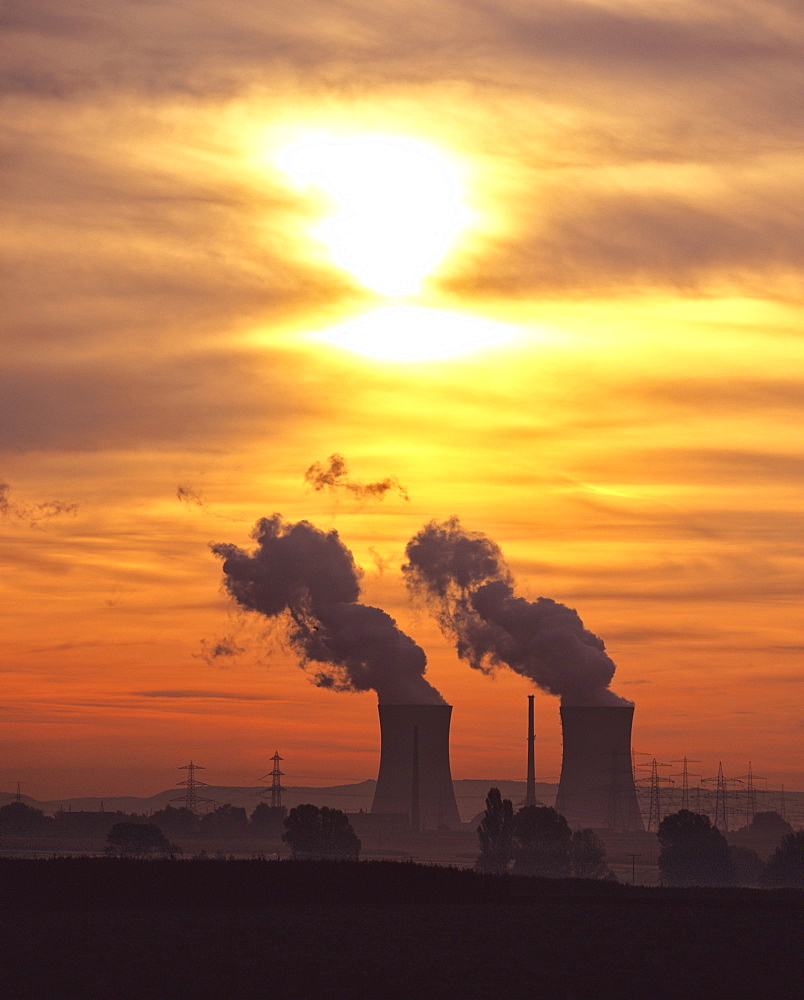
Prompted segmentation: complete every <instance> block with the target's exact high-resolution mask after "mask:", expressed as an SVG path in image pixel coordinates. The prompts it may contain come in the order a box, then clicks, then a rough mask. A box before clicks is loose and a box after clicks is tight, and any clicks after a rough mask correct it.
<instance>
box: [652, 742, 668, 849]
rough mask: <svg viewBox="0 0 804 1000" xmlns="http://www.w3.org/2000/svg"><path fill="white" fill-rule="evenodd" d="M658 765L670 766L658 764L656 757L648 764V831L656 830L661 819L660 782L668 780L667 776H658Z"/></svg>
mask: <svg viewBox="0 0 804 1000" xmlns="http://www.w3.org/2000/svg"><path fill="white" fill-rule="evenodd" d="M660 767H670V765H669V764H658V763H657V762H656V758H655V757H654V758H653V761H652V763H651V766H650V808H649V809H648V832H650V831H651V830H658V829H659V823H660V822H661V820H662V803H661V794H660V782H662V781H666V782H668V783H669V782H670V779H669V778H660V777H659V768H660ZM654 824H655V826H654Z"/></svg>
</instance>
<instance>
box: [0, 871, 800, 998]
mask: <svg viewBox="0 0 804 1000" xmlns="http://www.w3.org/2000/svg"><path fill="white" fill-rule="evenodd" d="M803 902H804V893H802V892H800V891H797V890H777V891H760V890H729V889H719V890H718V889H706V890H704V889H701V890H669V889H646V888H641V887H631V886H618V885H611V884H604V883H592V882H579V881H555V882H551V881H544V880H538V879H514V878H510V877H509V878H493V877H488V876H479V875H476V874H474V873H472V872H462V871H458V870H455V869H448V868H436V867H423V866H419V865H413V864H401V863H391V862H364V863H359V864H351V863H346V862H344V863H327V862H292V861H277V862H271V861H174V862H171V861H140V862H137V861H119V860H105V859H55V860H52V861H28V860H15V859H2V860H0V920H2V947H3V964H2V972H0V976H1V977H2V978H0V995H2V996H3V997H9V998H13V1000H18V998H24V1000H28V998H32V1000H38V998H42V1000H51V998H52V1000H58V998H67V997H70V998H73V997H74V998H79V997H80V998H95V997H97V998H103V1000H116V998H121V1000H122V998H126V1000H128V998H133V1000H173V998H182V1000H183V998H190V997H193V998H196V997H197V998H200V1000H215V998H218V997H226V998H231V1000H241V998H243V1000H247V998H257V997H260V998H262V997H265V998H277V1000H279V998H282V1000H319V998H330V997H332V998H339V1000H340V998H343V1000H348V998H362V997H367V998H368V997H370V998H377V1000H382V998H385V997H410V998H418V997H422V998H429V997H434V998H478V1000H479V998H495V1000H496V998H501V1000H502V998H523V1000H524V998H526V997H527V998H530V997H533V998H535V1000H552V998H562V1000H582V998H587V997H588V998H595V1000H598V998H608V997H623V998H639V1000H662V998H665V997H666V998H668V1000H669V998H673V1000H679V998H683V1000H696V998H707V1000H708V998H712V997H724V998H746V1000H747V998H757V997H761V998H763V1000H764V998H783V1000H788V998H790V1000H792V998H799V997H801V996H802V995H804V979H803V978H802V948H803V947H804V918H803V917H802V903H803Z"/></svg>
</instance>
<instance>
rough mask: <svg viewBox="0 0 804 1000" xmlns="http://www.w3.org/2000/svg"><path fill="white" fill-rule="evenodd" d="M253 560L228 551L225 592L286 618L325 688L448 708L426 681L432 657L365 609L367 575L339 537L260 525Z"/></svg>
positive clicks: (377, 612) (296, 645) (271, 522)
mask: <svg viewBox="0 0 804 1000" xmlns="http://www.w3.org/2000/svg"><path fill="white" fill-rule="evenodd" d="M251 537H252V538H253V539H254V541H255V542H256V543H257V547H256V549H255V550H254V552H253V553H248V552H245V551H243V549H240V548H238V547H237V546H236V545H230V544H226V543H222V544H217V545H213V546H212V551H213V552H214V553H215V555H217V556H219V557H220V558H221V559H223V573H224V583H225V586H226V589H227V590H228V591H229V593H230V594H231V596H232V597H233V598H234V599H235V600H236V601H237V603H238V604H240V605H242V607H244V608H249V609H251V610H253V611H258V612H260V613H261V614H263V615H265V616H266V617H268V618H284V619H285V620H286V622H287V626H288V637H289V640H290V643H291V646H292V647H293V649H294V650H295V651H296V652H297V653H298V655H299V658H300V660H301V664H302V666H304V667H305V668H309V667H310V666H311V665H314V666H313V680H314V683H315V684H317V685H318V686H319V687H328V688H332V689H334V690H336V691H367V690H369V689H371V690H374V691H376V692H377V697H378V698H379V700H380V702H384V703H400V704H425V705H427V704H430V705H433V704H436V705H440V704H443V702H444V699H443V698H442V697H441V695H440V694H439V693H438V691H436V689H435V688H434V687H433V686H432V685H431V684H429V683H428V682H427V681H426V680H425V678H424V672H425V668H426V665H427V657H426V656H425V654H424V650H423V649H421V647H420V646H418V645H417V644H416V643H415V642H414V641H413V639H411V638H410V636H407V635H405V633H404V632H402V631H400V630H399V629H398V628H397V625H396V622H395V621H394V620H393V618H391V616H390V615H387V614H386V613H385V612H384V611H382V610H381V609H380V608H373V607H370V606H368V605H366V604H358V603H357V598H358V597H359V596H360V576H361V571H360V570H359V569H358V567H357V566H356V565H355V561H354V559H353V557H352V553H351V552H350V551H349V549H347V548H346V546H345V545H344V544H343V542H342V541H341V540H340V538H339V537H338V533H337V531H329V532H324V531H321V530H320V529H318V528H316V527H315V526H314V525H312V524H310V522H309V521H298V522H297V523H296V524H291V523H288V522H286V521H284V520H283V519H282V517H281V516H280V515H279V514H274V515H272V516H271V517H264V518H261V519H260V520H259V521H258V522H257V524H256V525H255V527H254V530H253V531H252V534H251Z"/></svg>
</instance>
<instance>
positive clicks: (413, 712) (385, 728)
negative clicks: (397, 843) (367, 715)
mask: <svg viewBox="0 0 804 1000" xmlns="http://www.w3.org/2000/svg"><path fill="white" fill-rule="evenodd" d="M377 708H378V711H379V714H380V769H379V773H378V774H377V787H376V789H375V791H374V802H373V804H372V807H371V811H372V813H391V814H396V815H404V816H407V817H408V819H409V820H410V824H411V828H412V829H415V825H416V821H417V817H416V815H415V813H416V810H415V808H414V802H413V800H414V799H418V824H419V827H420V829H422V830H437V829H438V828H439V827H441V826H446V827H447V828H448V829H450V830H458V829H460V828H461V818H460V816H459V814H458V806H457V804H456V802H455V791H454V789H453V787H452V773H451V771H450V763H449V727H450V721H451V718H452V705H386V704H382V703H380V704H379V705H378V706H377ZM417 730H418V736H417V734H416V731H417ZM411 746H413V748H414V752H413V754H411ZM414 762H415V763H414ZM415 764H418V775H416V770H417V768H416V767H415ZM417 786H418V789H417V791H413V790H414V789H416V787H417Z"/></svg>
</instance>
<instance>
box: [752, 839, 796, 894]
mask: <svg viewBox="0 0 804 1000" xmlns="http://www.w3.org/2000/svg"><path fill="white" fill-rule="evenodd" d="M762 882H763V884H765V885H772V886H791V887H794V888H797V889H804V830H799V831H798V833H789V834H788V835H787V836H786V837H784V838H783V839H782V843H781V844H780V845H779V847H777V848H776V850H775V851H774V852H773V855H772V856H771V858H770V860H769V861H768V864H767V866H766V868H765V872H764V874H763V877H762Z"/></svg>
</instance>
